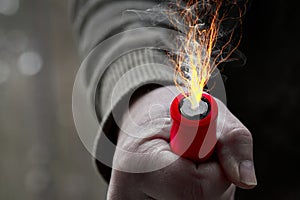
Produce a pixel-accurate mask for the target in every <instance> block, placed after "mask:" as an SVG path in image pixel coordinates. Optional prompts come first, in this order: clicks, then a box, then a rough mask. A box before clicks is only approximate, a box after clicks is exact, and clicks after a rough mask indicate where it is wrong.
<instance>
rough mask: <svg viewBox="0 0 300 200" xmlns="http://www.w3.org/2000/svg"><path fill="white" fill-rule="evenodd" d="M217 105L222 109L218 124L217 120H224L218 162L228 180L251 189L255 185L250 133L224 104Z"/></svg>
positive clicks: (218, 149) (219, 142)
mask: <svg viewBox="0 0 300 200" xmlns="http://www.w3.org/2000/svg"><path fill="white" fill-rule="evenodd" d="M218 106H219V107H220V106H222V107H223V109H220V110H223V111H224V113H223V114H221V115H220V117H221V118H219V117H218V125H219V121H225V122H226V123H224V126H223V128H222V132H221V135H220V137H219V139H218V143H217V154H218V158H219V161H220V164H221V166H222V168H223V170H224V172H225V174H226V175H227V178H228V179H229V180H230V181H232V182H233V183H234V184H235V185H237V186H238V187H240V188H244V189H251V188H253V187H255V186H256V185H257V180H256V175H255V170H254V164H253V140H252V135H251V133H250V132H249V130H248V129H247V128H246V127H245V126H244V125H243V124H242V123H241V122H240V121H239V120H238V119H237V118H236V117H235V116H234V115H233V114H232V113H231V112H230V111H229V110H228V109H227V108H226V107H225V105H224V104H222V103H220V102H218ZM224 108H225V109H224ZM222 115H223V116H222Z"/></svg>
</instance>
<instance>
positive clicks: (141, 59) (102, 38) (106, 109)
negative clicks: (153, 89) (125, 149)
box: [70, 0, 173, 182]
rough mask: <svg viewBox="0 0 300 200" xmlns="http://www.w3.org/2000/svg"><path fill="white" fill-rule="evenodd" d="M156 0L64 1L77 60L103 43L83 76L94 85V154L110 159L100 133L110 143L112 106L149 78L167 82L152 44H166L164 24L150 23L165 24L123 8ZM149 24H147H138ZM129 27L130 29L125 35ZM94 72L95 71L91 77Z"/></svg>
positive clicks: (164, 59) (168, 73)
mask: <svg viewBox="0 0 300 200" xmlns="http://www.w3.org/2000/svg"><path fill="white" fill-rule="evenodd" d="M158 3H160V1H158V0H71V1H70V5H71V6H70V8H71V10H70V11H71V13H70V14H71V20H72V24H73V27H74V31H75V35H76V38H77V41H78V48H79V52H80V56H81V57H82V59H85V58H86V57H87V55H88V54H89V53H90V52H91V51H92V50H93V49H94V48H95V47H96V46H97V45H98V44H101V43H106V45H105V48H103V49H102V50H101V51H99V53H96V57H97V58H94V59H90V60H88V61H87V62H88V64H89V65H93V66H95V67H94V68H95V69H97V70H94V71H90V72H87V73H86V74H87V77H86V79H87V81H90V85H92V86H93V87H95V88H96V92H95V93H94V94H93V95H94V96H92V97H91V99H92V100H93V101H94V103H93V108H92V109H95V113H96V116H97V118H98V121H99V124H100V126H101V127H102V131H100V132H99V137H97V138H95V140H96V141H95V152H96V155H97V154H98V153H99V154H100V153H102V154H106V156H109V157H111V161H112V157H113V153H114V150H112V151H109V150H107V149H105V145H102V141H101V138H102V136H101V135H103V134H105V135H106V136H107V137H108V138H109V139H110V140H111V141H112V142H114V143H116V141H117V133H118V126H117V124H116V122H115V119H114V117H113V115H112V111H113V110H114V109H116V110H118V109H120V108H119V107H120V106H118V105H120V104H121V102H122V101H123V99H125V98H126V96H128V95H129V94H130V93H131V92H132V91H134V90H136V89H137V88H140V87H143V86H145V85H146V86H147V85H151V84H152V83H159V84H161V85H171V84H173V71H172V66H171V63H170V61H169V58H168V56H167V53H166V51H164V50H163V49H160V48H152V46H155V45H156V44H157V43H164V44H163V45H162V46H168V41H167V40H164V39H162V38H164V36H163V35H166V33H165V32H164V31H165V29H161V30H160V29H156V28H157V27H158V28H159V27H162V28H165V27H167V28H169V26H168V25H167V24H164V23H163V22H159V23H156V24H155V25H154V24H153V23H152V22H150V21H147V19H144V20H142V19H141V18H140V17H139V16H138V15H136V14H128V13H126V11H127V10H147V9H149V8H152V7H154V6H156V5H157V4H158ZM124 13H125V14H124ZM152 20H153V19H152ZM149 27H150V29H143V28H149ZM151 27H154V28H155V29H151ZM130 30H136V31H131V32H128V33H127V34H126V31H130ZM124 32H125V34H123V35H122V36H121V37H117V38H116V39H113V40H111V38H113V37H114V36H115V35H117V34H120V33H124ZM106 41H112V42H106ZM108 61H109V62H108ZM107 63H108V64H107ZM162 65H163V66H169V68H170V70H164V69H163V67H162ZM99 72H101V76H100V75H99V76H98V79H92V77H93V76H94V75H95V74H97V73H98V74H100V73H99ZM124 75H126V76H124ZM114 94H117V95H114ZM112 99H113V100H112ZM118 112H119V111H118ZM120 112H122V111H120ZM96 157H97V156H96ZM96 164H97V167H98V170H99V171H100V173H101V174H102V176H103V177H104V178H105V180H106V181H108V182H109V179H110V173H111V169H110V167H108V166H106V165H104V164H102V163H101V162H100V161H97V160H96Z"/></svg>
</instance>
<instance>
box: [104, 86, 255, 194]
mask: <svg viewBox="0 0 300 200" xmlns="http://www.w3.org/2000/svg"><path fill="white" fill-rule="evenodd" d="M177 93H178V92H177V90H176V89H175V87H171V86H170V87H162V88H158V89H156V90H154V91H152V92H150V93H148V94H146V95H144V96H142V97H140V98H138V99H137V101H136V102H134V103H133V104H132V105H131V107H130V110H129V111H127V112H126V113H125V114H124V117H123V122H122V125H121V127H120V129H121V131H120V133H119V138H118V142H117V148H116V152H115V155H114V162H113V171H112V176H111V181H110V185H109V189H108V194H107V198H108V199H122V200H123V199H126V200H130V199H158V200H162V199H166V200H168V199H170V200H176V199H187V200H189V199H218V200H219V199H221V200H223V199H224V200H225V199H234V193H235V186H238V187H240V188H244V189H251V188H253V187H254V186H255V185H256V177H255V172H254V167H253V153H252V146H253V145H252V136H251V134H250V132H249V131H248V129H247V128H246V127H245V126H244V125H243V124H242V123H241V122H240V121H239V120H238V119H237V118H236V117H235V116H234V115H233V114H231V113H230V111H229V110H228V109H227V108H226V106H225V105H224V104H223V103H222V102H221V101H219V100H218V99H216V101H217V103H218V108H219V115H218V119H217V130H218V131H220V137H219V138H218V142H217V145H216V150H215V151H216V154H217V159H212V160H209V161H207V162H205V163H201V164H196V163H193V162H192V161H190V160H187V159H184V158H181V157H179V156H178V155H176V154H174V153H173V152H172V150H171V149H170V146H169V134H170V127H171V124H172V122H171V118H170V115H169V107H170V104H171V102H172V100H173V99H174V97H175V96H176V95H177ZM223 122H224V123H223Z"/></svg>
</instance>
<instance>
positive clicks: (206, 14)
mask: <svg viewBox="0 0 300 200" xmlns="http://www.w3.org/2000/svg"><path fill="white" fill-rule="evenodd" d="M236 1H237V0H236ZM226 2H228V1H226V0H199V1H198V0H189V1H188V2H187V3H183V2H179V1H177V3H176V7H177V11H179V17H178V18H176V17H174V16H175V13H176V14H177V12H174V11H172V12H169V13H168V14H169V19H170V21H171V23H172V24H173V25H175V27H176V26H177V27H178V26H179V25H181V27H182V25H183V26H184V27H186V29H185V30H186V31H182V32H183V33H184V35H185V36H183V37H182V36H181V37H179V41H178V49H179V53H178V54H177V56H176V58H172V59H171V60H172V61H173V63H174V65H175V76H174V83H175V85H176V87H177V89H178V90H179V91H180V92H181V93H182V94H183V95H184V96H185V97H186V98H188V99H189V100H190V102H191V105H192V108H196V107H197V106H198V105H199V102H200V101H201V98H202V94H203V90H204V86H205V85H206V83H207V82H208V80H209V79H210V77H211V75H212V73H213V71H214V70H215V69H216V67H217V66H218V65H219V64H221V63H223V62H226V61H227V60H228V58H229V57H230V56H231V54H232V53H233V52H234V51H235V50H236V49H237V47H238V46H239V44H240V41H241V34H240V36H239V38H238V41H237V42H236V43H235V45H234V46H232V45H231V41H232V40H233V36H234V34H235V31H234V30H233V29H232V30H231V31H230V33H229V35H228V37H227V41H222V42H223V43H222V45H221V46H220V45H219V44H217V42H218V41H219V39H220V38H222V39H223V40H224V37H223V35H222V30H221V27H222V26H223V22H226V21H228V20H231V19H237V21H238V23H239V24H240V25H241V23H242V21H241V17H242V14H243V12H242V9H241V8H240V7H239V5H238V4H237V2H234V0H231V2H230V4H231V6H234V7H237V8H238V16H237V17H232V16H229V13H230V12H231V11H230V10H231V8H230V9H223V8H224V6H223V5H224V4H226ZM222 6H223V7H222ZM224 26H225V25H224ZM222 28H223V27H222ZM178 80H181V82H182V83H179V81H178Z"/></svg>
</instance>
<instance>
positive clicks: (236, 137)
mask: <svg viewBox="0 0 300 200" xmlns="http://www.w3.org/2000/svg"><path fill="white" fill-rule="evenodd" d="M220 141H221V143H223V144H228V143H229V144H247V145H249V144H252V141H253V138H252V135H251V133H250V131H249V130H248V129H247V128H246V127H239V128H234V129H232V130H230V131H229V132H228V133H227V134H224V135H223V136H222V137H221V138H220Z"/></svg>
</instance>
